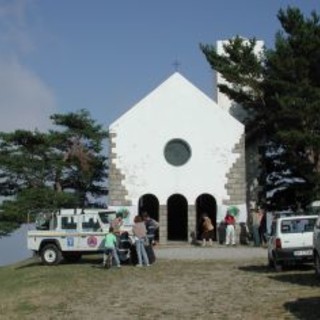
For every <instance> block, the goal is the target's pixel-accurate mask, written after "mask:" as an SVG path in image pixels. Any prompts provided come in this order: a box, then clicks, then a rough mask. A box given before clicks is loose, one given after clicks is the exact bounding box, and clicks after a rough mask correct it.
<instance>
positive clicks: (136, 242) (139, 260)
mask: <svg viewBox="0 0 320 320" xmlns="http://www.w3.org/2000/svg"><path fill="white" fill-rule="evenodd" d="M135 245H136V251H137V257H138V265H139V266H141V265H142V257H141V246H142V243H141V240H136V241H135Z"/></svg>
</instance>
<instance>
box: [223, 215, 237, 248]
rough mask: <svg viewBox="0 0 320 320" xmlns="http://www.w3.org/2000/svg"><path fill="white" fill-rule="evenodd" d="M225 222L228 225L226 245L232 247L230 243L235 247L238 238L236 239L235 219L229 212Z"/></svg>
mask: <svg viewBox="0 0 320 320" xmlns="http://www.w3.org/2000/svg"><path fill="white" fill-rule="evenodd" d="M224 222H225V224H226V226H227V227H226V228H227V229H226V245H227V246H228V245H230V243H231V244H232V245H233V246H234V245H235V244H236V237H235V228H234V226H235V223H236V221H235V218H234V216H233V215H231V213H230V212H229V211H227V214H226V216H225V218H224Z"/></svg>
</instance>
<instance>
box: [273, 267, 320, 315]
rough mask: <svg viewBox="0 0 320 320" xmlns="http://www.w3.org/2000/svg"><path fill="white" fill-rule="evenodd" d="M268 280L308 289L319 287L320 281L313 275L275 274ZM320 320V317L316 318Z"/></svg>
mask: <svg viewBox="0 0 320 320" xmlns="http://www.w3.org/2000/svg"><path fill="white" fill-rule="evenodd" d="M269 278H270V279H272V280H275V281H279V282H284V283H291V284H298V285H300V286H308V287H319V286H320V281H319V279H318V278H317V277H316V275H315V274H314V273H310V272H309V273H297V272H295V273H288V274H286V273H277V274H274V275H273V276H269ZM318 319H320V317H319V318H318Z"/></svg>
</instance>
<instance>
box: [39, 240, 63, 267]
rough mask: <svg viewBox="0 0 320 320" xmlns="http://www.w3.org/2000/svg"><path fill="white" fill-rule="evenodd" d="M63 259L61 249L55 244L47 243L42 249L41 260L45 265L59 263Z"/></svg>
mask: <svg viewBox="0 0 320 320" xmlns="http://www.w3.org/2000/svg"><path fill="white" fill-rule="evenodd" d="M61 259H62V254H61V251H60V250H59V248H58V247H57V246H56V245H55V244H47V245H45V246H44V247H43V249H42V250H41V261H42V263H43V264H45V265H48V266H51V265H57V264H59V263H60V261H61Z"/></svg>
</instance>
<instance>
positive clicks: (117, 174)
mask: <svg viewBox="0 0 320 320" xmlns="http://www.w3.org/2000/svg"><path fill="white" fill-rule="evenodd" d="M109 139H110V141H109V142H110V143H109V147H110V150H109V161H110V162H109V196H108V197H109V199H108V204H109V205H110V206H130V207H131V208H135V209H134V210H135V211H136V212H135V213H136V214H141V213H142V212H143V211H146V212H148V213H149V215H150V216H151V217H153V218H155V219H156V220H158V221H159V223H160V229H159V241H160V243H167V242H168V241H190V235H191V233H193V232H197V230H198V228H199V226H198V221H199V219H200V216H201V215H202V214H203V213H207V214H208V215H209V217H211V219H212V221H213V223H214V224H215V227H216V226H217V223H219V222H220V221H221V220H222V219H223V218H224V216H225V213H226V209H227V207H228V206H230V205H235V206H237V207H238V209H239V211H240V213H239V216H238V222H246V220H247V206H246V169H245V144H244V141H245V137H244V126H243V124H242V123H240V122H239V121H238V120H236V119H235V118H234V117H232V116H231V115H230V114H229V112H227V111H226V110H223V109H222V108H221V107H220V106H219V105H218V104H217V103H216V102H215V101H213V100H212V99H211V98H209V97H208V96H206V95H205V94H204V93H203V92H201V91H200V90H199V89H198V88H196V87H195V86H194V85H193V84H192V83H190V82H189V81H188V80H187V79H186V78H184V77H183V76H182V75H181V74H180V73H177V72H176V73H174V74H173V75H172V76H170V77H169V78H168V79H167V80H165V81H164V82H163V83H162V84H160V85H159V86H158V87H157V88H156V89H155V90H153V91H152V92H151V93H150V94H148V95H147V96H146V97H145V98H144V99H142V100H141V101H140V102H138V103H137V104H136V105H134V106H133V107H132V108H131V109H129V111H127V112H126V113H125V114H123V115H122V116H121V117H120V118H118V119H117V120H116V121H115V122H113V123H112V124H111V125H110V127H109ZM216 230H217V228H216Z"/></svg>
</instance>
